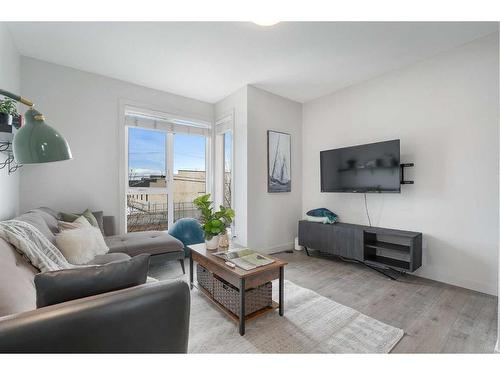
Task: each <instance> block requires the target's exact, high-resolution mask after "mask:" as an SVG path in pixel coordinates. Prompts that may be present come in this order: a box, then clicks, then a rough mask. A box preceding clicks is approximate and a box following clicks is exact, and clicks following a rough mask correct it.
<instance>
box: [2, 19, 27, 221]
mask: <svg viewBox="0 0 500 375" xmlns="http://www.w3.org/2000/svg"><path fill="white" fill-rule="evenodd" d="M19 67H20V57H19V53H18V51H17V49H16V47H15V46H14V43H13V40H12V37H11V35H10V32H9V30H8V29H7V26H5V24H4V23H0V88H2V89H4V90H7V91H11V92H13V93H15V94H20V78H19ZM24 96H26V95H24ZM19 108H20V110H21V111H22V110H23V108H21V107H19ZM25 108H26V107H25ZM6 158H7V155H6V154H4V153H2V154H0V162H3V161H4V160H5V159H6ZM18 207H19V170H18V171H17V172H15V173H13V174H11V175H9V173H8V171H7V168H4V169H2V170H0V220H4V219H10V218H12V217H14V216H15V215H16V214H17V211H18Z"/></svg>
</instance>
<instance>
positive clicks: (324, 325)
mask: <svg viewBox="0 0 500 375" xmlns="http://www.w3.org/2000/svg"><path fill="white" fill-rule="evenodd" d="M276 290H277V285H274V286H273V291H274V292H275V291H276ZM191 295H192V298H191V322H190V332H189V353H389V352H390V351H391V349H392V348H393V347H394V346H395V345H396V344H397V343H398V341H399V340H400V339H401V338H402V337H403V334H404V332H403V330H401V329H399V328H396V327H392V326H390V325H387V324H385V323H382V322H380V321H378V320H376V319H373V318H370V317H368V316H366V315H363V314H361V313H360V312H359V311H356V310H354V309H351V308H350V307H347V306H344V305H341V304H339V303H337V302H335V301H332V300H331V299H329V298H326V297H323V296H321V295H319V294H317V293H316V292H313V291H312V290H310V289H305V288H302V287H300V286H298V285H295V284H294V283H292V282H290V281H286V282H285V304H284V306H285V315H284V316H283V317H281V316H279V315H278V312H277V311H273V312H270V313H268V314H266V315H264V316H260V317H258V318H256V319H253V320H251V321H249V322H247V324H246V333H245V335H244V336H240V335H239V333H238V329H237V325H236V324H235V323H234V322H233V321H232V320H230V319H229V318H228V317H227V316H226V315H224V313H223V312H221V311H220V310H219V309H218V308H217V307H216V306H214V305H213V304H212V303H211V302H210V301H208V300H207V298H206V297H205V296H204V295H202V293H201V292H199V291H198V290H196V289H193V291H192V294H191ZM275 299H276V297H275Z"/></svg>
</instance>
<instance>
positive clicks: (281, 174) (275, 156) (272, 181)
mask: <svg viewBox="0 0 500 375" xmlns="http://www.w3.org/2000/svg"><path fill="white" fill-rule="evenodd" d="M290 159H291V136H290V134H286V133H280V132H275V131H272V130H268V131H267V162H268V164H267V175H268V177H267V191H268V192H269V193H283V192H290V191H292V178H291V160H290Z"/></svg>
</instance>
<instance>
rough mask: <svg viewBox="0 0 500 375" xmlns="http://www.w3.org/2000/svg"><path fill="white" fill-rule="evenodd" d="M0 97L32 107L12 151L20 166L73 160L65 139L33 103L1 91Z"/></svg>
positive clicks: (17, 134) (16, 137) (26, 114)
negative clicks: (47, 121)
mask: <svg viewBox="0 0 500 375" xmlns="http://www.w3.org/2000/svg"><path fill="white" fill-rule="evenodd" d="M0 95H3V96H6V97H8V98H11V99H13V100H15V101H17V102H19V103H23V104H24V105H27V106H28V107H30V108H29V109H28V110H27V111H26V113H25V114H24V119H25V124H24V125H23V126H21V127H17V126H16V128H17V129H18V131H17V132H16V134H15V135H14V140H13V142H12V149H13V152H14V158H15V160H16V162H17V163H19V164H36V163H50V162H53V161H62V160H69V159H71V158H72V155H71V149H70V148H69V145H68V142H67V141H66V139H64V137H63V136H62V135H61V134H59V132H57V130H55V129H54V128H52V127H50V126H49V125H47V124H46V123H45V118H44V116H43V115H42V114H41V113H40V112H38V111H37V110H36V109H34V108H33V102H31V101H30V100H28V99H26V98H23V97H21V96H19V95H15V94H13V93H11V92H8V91H5V90H2V89H0Z"/></svg>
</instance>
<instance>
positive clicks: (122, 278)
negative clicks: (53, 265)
mask: <svg viewBox="0 0 500 375" xmlns="http://www.w3.org/2000/svg"><path fill="white" fill-rule="evenodd" d="M149 257H150V255H149V254H142V255H138V256H136V257H133V258H131V259H129V260H125V261H121V262H113V263H108V264H105V265H102V266H91V267H81V268H71V269H67V270H61V271H50V272H42V273H39V274H36V275H35V287H36V307H37V308H40V307H44V306H49V305H54V304H56V303H62V302H65V301H71V300H74V299H78V298H84V297H89V296H93V295H96V294H101V293H107V292H112V291H114V290H120V289H125V288H130V287H133V286H136V285H141V284H144V283H145V282H146V279H147V275H148V268H149Z"/></svg>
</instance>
